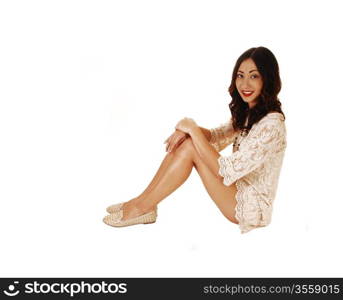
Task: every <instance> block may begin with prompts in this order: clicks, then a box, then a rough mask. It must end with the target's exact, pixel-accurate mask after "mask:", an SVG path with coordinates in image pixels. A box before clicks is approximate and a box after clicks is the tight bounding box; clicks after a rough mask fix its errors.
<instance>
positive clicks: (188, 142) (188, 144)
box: [176, 138, 195, 156]
mask: <svg viewBox="0 0 343 300" xmlns="http://www.w3.org/2000/svg"><path fill="white" fill-rule="evenodd" d="M194 150H195V148H194V144H193V142H192V139H191V138H187V139H185V140H184V141H183V142H182V144H181V145H180V146H178V147H177V148H176V153H177V154H179V155H182V156H192V155H193V154H194Z"/></svg>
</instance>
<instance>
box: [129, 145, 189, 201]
mask: <svg viewBox="0 0 343 300" xmlns="http://www.w3.org/2000/svg"><path fill="white" fill-rule="evenodd" d="M186 139H187V138H186ZM181 144H182V143H181ZM181 144H180V145H181ZM180 145H179V146H180ZM179 146H178V147H179ZM176 149H177V148H175V149H174V150H173V151H172V152H171V153H167V154H166V156H165V158H164V159H163V161H162V163H161V165H160V167H159V169H158V170H157V172H156V174H155V176H154V178H153V179H152V180H151V182H150V183H149V185H148V186H147V187H146V189H145V190H144V191H143V192H142V193H141V194H140V195H139V196H137V197H135V198H133V199H131V200H130V201H128V202H126V203H125V204H124V207H125V206H128V205H131V204H132V205H137V203H139V202H141V201H142V200H143V199H144V198H146V196H147V195H148V194H149V193H150V192H151V191H152V189H153V188H154V187H155V185H156V184H157V182H158V181H159V180H160V179H161V178H162V177H163V175H164V173H165V172H166V170H167V169H168V168H169V165H170V164H171V163H172V161H173V158H174V155H173V154H174V153H175V151H176ZM154 208H156V207H154Z"/></svg>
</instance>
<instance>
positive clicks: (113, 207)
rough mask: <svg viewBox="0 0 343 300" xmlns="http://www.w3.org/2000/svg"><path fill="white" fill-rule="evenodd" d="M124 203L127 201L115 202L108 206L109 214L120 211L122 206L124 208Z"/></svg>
mask: <svg viewBox="0 0 343 300" xmlns="http://www.w3.org/2000/svg"><path fill="white" fill-rule="evenodd" d="M124 203H125V202H121V203H117V204H113V205H111V206H109V207H107V208H106V211H107V212H108V213H109V214H113V213H115V212H118V211H120V210H121V208H122V206H123V204H124Z"/></svg>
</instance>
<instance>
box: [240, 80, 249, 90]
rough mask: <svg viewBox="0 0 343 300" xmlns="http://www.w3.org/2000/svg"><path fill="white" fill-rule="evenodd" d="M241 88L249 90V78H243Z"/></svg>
mask: <svg viewBox="0 0 343 300" xmlns="http://www.w3.org/2000/svg"><path fill="white" fill-rule="evenodd" d="M241 88H242V89H248V88H250V81H249V78H244V79H243V81H242V86H241Z"/></svg>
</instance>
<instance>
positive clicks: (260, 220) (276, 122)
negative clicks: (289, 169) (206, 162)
mask: <svg viewBox="0 0 343 300" xmlns="http://www.w3.org/2000/svg"><path fill="white" fill-rule="evenodd" d="M210 131H211V140H210V144H211V145H212V146H213V147H214V148H215V149H216V150H217V151H218V152H220V151H221V150H223V149H224V148H226V147H227V146H228V145H230V144H232V143H234V145H233V152H232V154H231V155H230V156H222V155H221V156H220V157H219V158H218V163H219V167H220V168H219V174H220V175H221V176H222V177H223V183H224V184H225V185H227V186H229V185H231V184H233V183H235V184H236V187H237V194H236V200H237V205H236V208H235V210H236V214H235V217H236V219H237V220H238V221H239V227H240V230H241V233H246V232H248V231H250V230H252V229H254V228H258V227H262V226H266V225H268V224H269V223H270V222H271V216H272V209H273V201H274V198H275V195H276V190H277V186H278V179H279V175H280V170H281V166H282V161H283V157H284V153H285V149H286V146H287V141H286V127H285V120H284V118H283V115H282V114H280V113H278V112H271V113H268V114H267V115H266V116H264V117H263V118H262V119H261V120H260V121H259V122H257V123H255V124H254V125H253V126H252V128H251V129H250V131H249V133H248V134H244V131H242V130H240V131H238V132H235V131H234V130H233V127H232V119H230V120H229V121H228V122H226V123H223V124H221V125H220V126H219V127H216V128H211V129H210Z"/></svg>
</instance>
